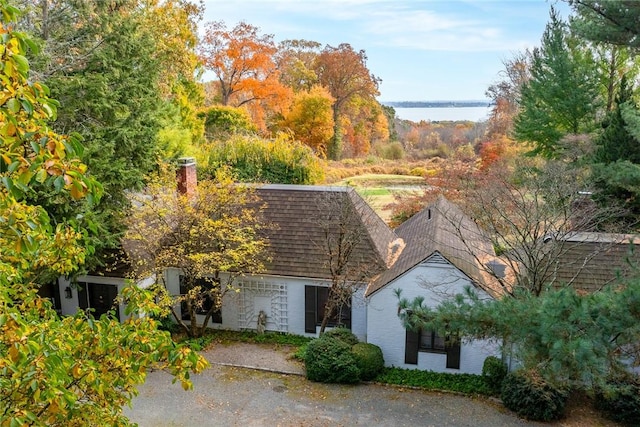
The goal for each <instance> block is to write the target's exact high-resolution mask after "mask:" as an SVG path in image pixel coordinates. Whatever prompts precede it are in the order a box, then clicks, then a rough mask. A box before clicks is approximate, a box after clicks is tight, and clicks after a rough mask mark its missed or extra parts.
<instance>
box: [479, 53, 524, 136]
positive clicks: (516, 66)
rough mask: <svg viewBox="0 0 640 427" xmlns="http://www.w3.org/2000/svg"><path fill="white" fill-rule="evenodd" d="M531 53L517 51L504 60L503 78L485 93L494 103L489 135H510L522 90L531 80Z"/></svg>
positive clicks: (488, 130)
mask: <svg viewBox="0 0 640 427" xmlns="http://www.w3.org/2000/svg"><path fill="white" fill-rule="evenodd" d="M530 62H531V54H530V52H528V51H525V52H519V53H516V54H515V55H514V56H513V58H511V59H508V60H505V61H503V65H504V69H503V70H502V71H501V72H500V74H501V75H502V77H503V78H502V80H500V81H498V82H496V83H493V84H492V85H490V86H489V88H488V89H487V91H486V92H485V95H486V96H487V97H488V98H489V99H490V100H491V104H492V105H493V106H492V108H491V115H490V116H489V120H488V121H489V126H488V129H487V136H488V137H489V138H492V137H494V136H498V135H510V134H511V130H512V128H513V120H514V118H515V117H516V115H517V114H518V110H519V106H520V104H519V100H520V90H521V89H522V86H523V85H524V84H525V83H526V82H527V81H528V80H529V67H530Z"/></svg>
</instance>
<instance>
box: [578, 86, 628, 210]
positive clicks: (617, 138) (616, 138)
mask: <svg viewBox="0 0 640 427" xmlns="http://www.w3.org/2000/svg"><path fill="white" fill-rule="evenodd" d="M625 109H627V111H628V110H631V111H637V110H638V108H637V106H636V104H635V101H634V100H633V90H632V88H631V87H630V86H629V85H628V84H627V79H626V78H623V79H622V83H621V87H620V92H619V94H618V96H617V97H616V103H615V108H614V109H613V111H611V112H610V113H609V114H608V115H607V117H606V119H605V121H604V123H603V127H604V131H603V132H602V133H601V134H600V135H599V136H598V137H597V138H596V139H595V141H594V142H595V147H596V149H595V152H594V154H593V159H592V163H591V165H590V166H591V172H592V176H593V182H594V185H595V187H596V189H597V190H598V192H597V193H596V197H597V200H598V201H599V202H600V203H601V204H603V205H610V204H611V203H617V204H622V205H623V206H625V207H626V208H627V209H629V212H628V214H627V215H626V217H627V221H628V222H630V223H635V222H637V215H638V214H640V184H639V183H640V141H639V140H638V138H637V136H635V135H634V134H633V133H632V132H630V130H629V124H628V123H627V120H626V118H627V117H628V115H625V114H624V111H625Z"/></svg>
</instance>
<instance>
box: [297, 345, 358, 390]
mask: <svg viewBox="0 0 640 427" xmlns="http://www.w3.org/2000/svg"><path fill="white" fill-rule="evenodd" d="M304 363H305V368H306V371H307V379H309V380H311V381H317V382H323V383H357V382H358V381H359V380H360V370H359V369H358V366H357V365H356V360H355V358H354V356H353V354H351V346H350V345H349V344H347V343H345V342H343V341H341V340H339V339H336V338H331V337H327V336H322V337H321V338H318V339H315V340H313V341H311V342H310V343H309V345H308V346H307V351H306V354H305V359H304Z"/></svg>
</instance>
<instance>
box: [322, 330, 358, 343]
mask: <svg viewBox="0 0 640 427" xmlns="http://www.w3.org/2000/svg"><path fill="white" fill-rule="evenodd" d="M322 336H323V337H329V338H335V339H337V340H340V341H342V342H343V343H346V344H349V346H353V345H356V344H358V343H359V342H360V340H359V339H358V337H356V336H355V335H354V334H353V332H351V331H350V330H349V329H347V328H343V327H338V328H333V329H329V330H328V331H327V332H325V333H324V334H322Z"/></svg>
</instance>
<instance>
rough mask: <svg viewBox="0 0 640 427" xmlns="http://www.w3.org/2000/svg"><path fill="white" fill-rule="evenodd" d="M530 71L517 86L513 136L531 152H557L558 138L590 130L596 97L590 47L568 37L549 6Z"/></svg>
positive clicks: (591, 128)
mask: <svg viewBox="0 0 640 427" xmlns="http://www.w3.org/2000/svg"><path fill="white" fill-rule="evenodd" d="M530 73H531V76H530V79H529V80H528V81H527V82H526V83H524V84H523V85H522V88H521V92H520V113H519V114H518V115H517V116H516V118H515V122H514V123H515V124H514V135H515V137H516V139H517V140H519V141H523V142H528V143H531V144H533V146H534V148H533V151H532V152H533V153H534V154H541V155H543V156H545V157H558V156H560V155H561V150H560V147H559V143H560V141H561V140H562V138H563V137H565V136H566V135H568V134H580V133H588V132H590V131H592V130H593V129H594V123H595V117H596V112H597V109H598V107H599V106H598V102H599V98H598V87H597V82H596V73H595V66H594V63H593V58H592V56H591V53H590V51H589V50H588V49H585V48H584V46H581V45H580V44H579V43H578V40H576V39H575V38H573V37H571V35H570V34H569V33H568V30H567V26H566V24H565V23H564V22H563V21H562V20H561V18H560V17H559V15H558V13H557V11H556V10H555V9H553V8H551V13H550V22H549V23H548V24H547V27H546V28H545V31H544V34H543V36H542V44H541V46H540V47H539V48H536V49H534V51H533V54H532V60H531V67H530Z"/></svg>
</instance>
